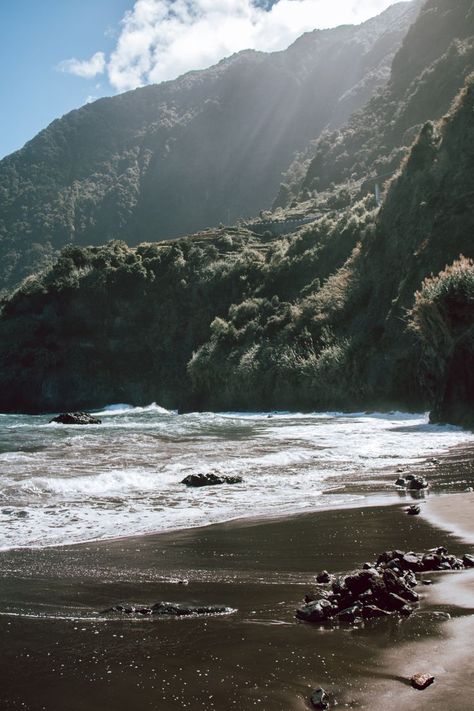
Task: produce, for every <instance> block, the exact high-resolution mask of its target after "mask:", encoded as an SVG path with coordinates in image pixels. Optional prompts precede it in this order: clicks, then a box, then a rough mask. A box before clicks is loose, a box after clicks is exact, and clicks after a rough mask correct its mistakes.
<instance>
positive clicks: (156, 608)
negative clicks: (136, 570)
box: [102, 602, 233, 617]
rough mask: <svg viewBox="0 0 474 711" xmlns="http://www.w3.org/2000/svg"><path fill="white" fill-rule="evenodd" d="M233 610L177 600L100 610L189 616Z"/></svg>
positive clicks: (223, 612) (106, 612)
mask: <svg viewBox="0 0 474 711" xmlns="http://www.w3.org/2000/svg"><path fill="white" fill-rule="evenodd" d="M230 612H233V610H232V608H231V607H226V606H224V605H201V606H196V605H182V604H180V603H177V602H155V604H154V605H151V606H150V607H146V606H143V605H139V606H135V605H116V606H115V607H109V608H108V609H107V610H104V611H103V612H102V614H103V615H106V614H110V613H119V614H123V615H145V616H147V615H162V616H165V615H166V616H170V617H189V616H191V615H223V614H228V613H230Z"/></svg>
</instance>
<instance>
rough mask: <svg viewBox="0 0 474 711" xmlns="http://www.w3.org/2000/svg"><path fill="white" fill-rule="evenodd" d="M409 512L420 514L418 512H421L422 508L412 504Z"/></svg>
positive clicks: (409, 513) (408, 509) (409, 514)
mask: <svg viewBox="0 0 474 711" xmlns="http://www.w3.org/2000/svg"><path fill="white" fill-rule="evenodd" d="M406 511H407V514H408V516H418V514H419V513H420V512H421V509H420V507H419V506H417V504H412V505H411V506H409V507H408V508H407V510H406Z"/></svg>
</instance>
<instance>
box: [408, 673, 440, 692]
mask: <svg viewBox="0 0 474 711" xmlns="http://www.w3.org/2000/svg"><path fill="white" fill-rule="evenodd" d="M434 680H435V678H434V676H432V675H431V674H413V676H412V677H411V679H410V681H411V685H412V686H413V688H414V689H418V690H419V691H423V689H427V688H428V686H431V684H432V683H433V682H434Z"/></svg>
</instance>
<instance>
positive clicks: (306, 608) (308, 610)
mask: <svg viewBox="0 0 474 711" xmlns="http://www.w3.org/2000/svg"><path fill="white" fill-rule="evenodd" d="M333 612H334V610H333V606H332V605H331V603H330V602H329V600H316V601H315V602H309V603H307V604H306V605H303V606H302V607H299V608H298V609H297V610H296V613H295V615H296V617H297V618H298V620H303V621H304V622H324V621H325V620H327V619H328V618H329V617H332V615H333Z"/></svg>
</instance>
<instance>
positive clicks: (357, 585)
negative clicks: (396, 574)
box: [345, 569, 380, 595]
mask: <svg viewBox="0 0 474 711" xmlns="http://www.w3.org/2000/svg"><path fill="white" fill-rule="evenodd" d="M378 578H380V576H379V574H378V573H377V571H376V570H373V569H372V570H370V569H369V570H358V571H357V572H355V573H353V574H352V575H347V576H346V578H345V583H346V586H347V589H348V590H349V592H350V593H352V595H360V594H361V593H363V592H365V591H366V590H369V588H371V586H372V584H373V583H374V581H375V580H377V579H378Z"/></svg>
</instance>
